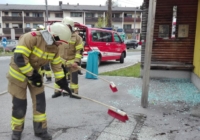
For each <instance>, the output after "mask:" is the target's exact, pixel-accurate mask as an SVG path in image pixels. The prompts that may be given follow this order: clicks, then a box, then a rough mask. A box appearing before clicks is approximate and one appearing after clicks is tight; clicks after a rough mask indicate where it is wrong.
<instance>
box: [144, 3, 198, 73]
mask: <svg viewBox="0 0 200 140" xmlns="http://www.w3.org/2000/svg"><path fill="white" fill-rule="evenodd" d="M148 1H149V0H144V4H143V10H144V11H143V19H142V39H144V40H145V39H146V27H147V17H148V13H147V12H148ZM197 4H198V0H167V1H163V0H157V6H156V7H157V8H156V17H155V27H154V42H153V48H152V60H151V69H176V70H192V69H193V65H192V64H193V53H194V42H195V32H196V20H197ZM173 6H177V22H176V38H171V30H172V16H173ZM180 24H188V25H189V35H188V37H187V38H178V25H180ZM159 25H169V27H170V28H169V30H170V32H169V39H161V38H159V37H158V32H159ZM144 51H145V43H143V46H142V55H141V57H142V58H141V62H142V68H143V65H144V54H145V53H144Z"/></svg>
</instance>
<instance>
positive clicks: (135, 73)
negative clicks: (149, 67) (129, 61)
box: [99, 63, 140, 78]
mask: <svg viewBox="0 0 200 140" xmlns="http://www.w3.org/2000/svg"><path fill="white" fill-rule="evenodd" d="M99 75H107V76H124V77H136V78H139V77H140V63H137V64H135V65H133V66H129V67H126V68H122V69H119V70H114V71H110V72H104V73H100V74H99Z"/></svg>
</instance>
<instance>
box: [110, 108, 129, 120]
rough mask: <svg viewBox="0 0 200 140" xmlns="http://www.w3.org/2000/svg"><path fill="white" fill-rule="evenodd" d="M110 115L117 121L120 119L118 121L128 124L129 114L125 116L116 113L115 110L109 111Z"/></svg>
mask: <svg viewBox="0 0 200 140" xmlns="http://www.w3.org/2000/svg"><path fill="white" fill-rule="evenodd" d="M108 114H109V115H110V116H112V117H113V118H116V119H118V120H120V121H122V122H126V121H127V120H128V116H127V114H125V115H124V116H123V115H121V114H118V113H117V112H115V111H113V110H111V109H108Z"/></svg>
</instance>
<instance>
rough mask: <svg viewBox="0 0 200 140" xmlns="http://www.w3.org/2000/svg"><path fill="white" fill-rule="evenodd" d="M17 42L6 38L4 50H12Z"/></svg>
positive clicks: (1, 48)
mask: <svg viewBox="0 0 200 140" xmlns="http://www.w3.org/2000/svg"><path fill="white" fill-rule="evenodd" d="M17 43H18V40H12V39H8V40H7V46H6V47H5V51H6V52H14V51H15V48H16V45H17ZM3 49H4V46H3V45H2V42H0V50H3Z"/></svg>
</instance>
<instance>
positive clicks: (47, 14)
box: [45, 0, 49, 29]
mask: <svg viewBox="0 0 200 140" xmlns="http://www.w3.org/2000/svg"><path fill="white" fill-rule="evenodd" d="M45 4H46V22H45V29H47V21H48V17H49V13H48V3H47V0H45Z"/></svg>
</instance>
